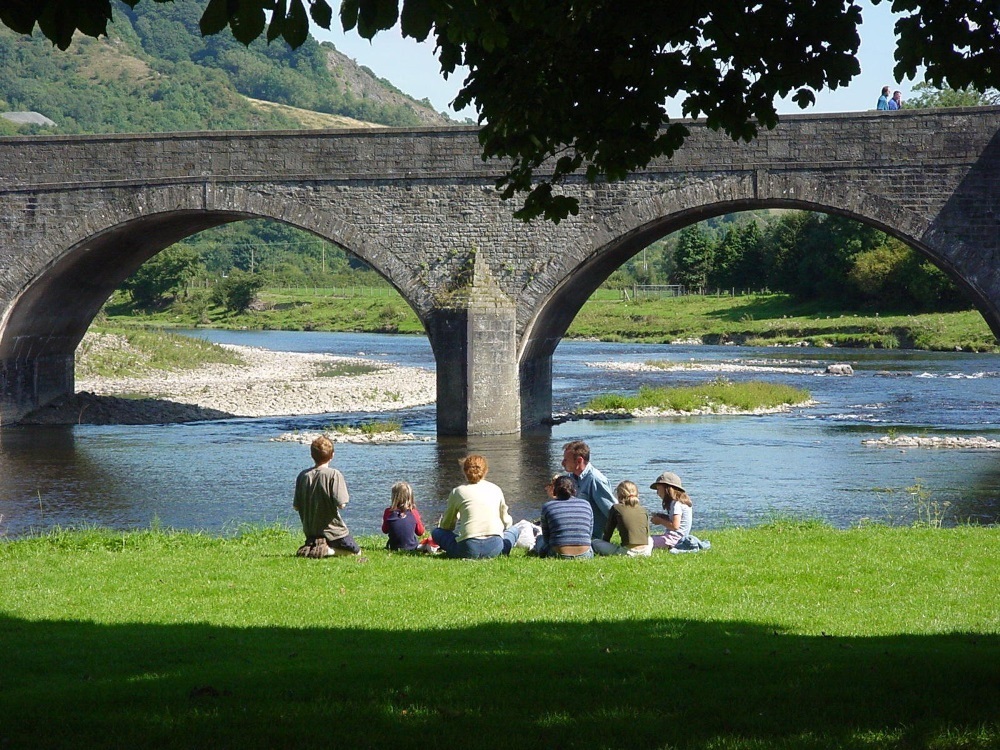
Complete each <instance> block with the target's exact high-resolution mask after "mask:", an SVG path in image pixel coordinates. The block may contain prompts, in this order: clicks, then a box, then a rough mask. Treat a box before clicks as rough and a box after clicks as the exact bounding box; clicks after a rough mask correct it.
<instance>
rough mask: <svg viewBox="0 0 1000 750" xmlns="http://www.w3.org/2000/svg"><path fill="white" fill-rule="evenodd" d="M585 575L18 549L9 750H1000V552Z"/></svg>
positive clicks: (814, 528) (2, 571)
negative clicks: (133, 749)
mask: <svg viewBox="0 0 1000 750" xmlns="http://www.w3.org/2000/svg"><path fill="white" fill-rule="evenodd" d="M702 536H703V537H708V538H710V539H711V540H712V542H713V545H714V546H713V549H712V550H710V551H708V552H703V553H698V554H691V555H669V554H658V555H655V556H654V557H652V558H650V559H645V560H643V559H631V558H604V559H597V560H593V561H588V562H584V563H573V562H569V563H566V562H562V561H548V560H536V559H531V558H526V557H524V556H523V554H522V553H521V552H520V550H518V551H516V553H515V556H512V557H511V558H509V559H499V560H493V561H485V562H465V561H449V560H442V559H439V558H427V557H409V556H404V555H390V554H389V553H387V552H384V551H382V550H381V549H380V548H381V545H382V539H380V538H369V539H363V540H362V544H363V546H364V547H366V552H367V555H368V558H369V562H368V563H366V564H358V563H357V562H356V561H354V560H353V559H351V558H340V559H332V560H324V561H313V560H305V559H299V558H295V557H293V556H292V551H293V550H294V549H295V547H296V546H297V545H298V543H299V539H298V535H297V534H292V533H289V532H287V531H285V530H283V529H280V528H265V529H254V530H247V531H245V532H244V533H241V534H239V535H237V536H234V537H227V538H215V537H208V536H204V535H200V534H191V533H168V532H160V531H144V532H135V533H119V532H111V531H102V530H83V531H75V532H65V531H58V532H55V533H52V534H49V535H46V536H44V537H38V538H31V539H23V540H16V541H9V542H5V543H2V544H0V575H2V578H3V580H4V586H3V587H2V590H0V643H3V644H5V648H4V652H5V653H4V667H3V670H2V672H0V744H2V745H3V746H5V747H87V746H94V747H121V746H141V747H209V746H220V747H240V748H265V747H268V748H273V747H290V746H294V745H298V744H300V743H303V742H311V741H315V740H316V738H323V739H322V741H324V742H325V741H326V739H327V738H332V741H333V744H335V745H337V746H344V747H354V748H375V747H426V746H427V744H428V743H433V744H435V745H440V746H443V747H462V748H509V747H539V748H553V747H562V748H618V747H630V748H631V747H649V748H723V749H724V748H740V749H744V748H745V749H748V750H749V749H751V748H752V749H754V750H757V749H760V748H808V749H809V750H815V749H816V748H865V749H870V748H995V747H997V746H998V745H1000V717H998V714H997V711H996V706H997V703H996V698H997V690H998V686H1000V598H998V597H997V596H996V591H997V587H998V584H1000V573H998V571H1000V532H998V530H997V529H995V528H976V527H968V526H966V527H958V528H953V529H929V528H913V529H909V528H908V529H895V528H888V527H881V526H874V527H864V528H858V529H852V530H849V531H835V530H832V529H830V528H828V527H824V526H822V525H821V524H817V523H788V522H780V521H779V522H776V523H773V524H771V525H768V526H764V527H759V528H754V529H728V530H724V531H716V532H712V533H708V532H704V533H703V534H702Z"/></svg>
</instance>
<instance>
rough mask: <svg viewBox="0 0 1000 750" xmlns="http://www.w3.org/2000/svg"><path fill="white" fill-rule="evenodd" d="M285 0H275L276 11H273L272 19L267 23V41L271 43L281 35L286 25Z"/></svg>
mask: <svg viewBox="0 0 1000 750" xmlns="http://www.w3.org/2000/svg"><path fill="white" fill-rule="evenodd" d="M286 12H287V10H286V7H285V0H274V11H273V12H272V13H271V20H270V21H269V22H268V24H267V43H268V44H270V43H271V42H273V41H274V40H275V39H277V38H278V37H279V36H281V34H282V31H283V29H284V27H285V14H286Z"/></svg>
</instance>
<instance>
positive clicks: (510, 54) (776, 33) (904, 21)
mask: <svg viewBox="0 0 1000 750" xmlns="http://www.w3.org/2000/svg"><path fill="white" fill-rule="evenodd" d="M156 1H157V2H163V1H164V0H156ZM872 1H873V2H874V3H876V4H878V3H881V2H890V3H891V5H892V10H893V11H894V12H895V13H897V14H899V15H900V18H899V20H898V21H897V23H896V36H897V44H896V53H895V56H896V61H897V64H896V67H895V71H894V72H895V75H896V78H897V79H902V78H909V79H913V78H914V77H915V76H916V74H917V71H918V69H920V68H923V70H924V77H925V79H926V80H927V81H928V82H930V83H931V84H933V85H935V86H949V87H953V88H957V89H964V88H967V87H973V88H975V89H978V90H981V91H985V90H987V89H989V88H993V87H996V84H997V76H998V75H1000V24H998V13H997V5H996V3H992V2H989V3H984V2H981V0H872ZM124 2H126V3H127V4H128V5H130V6H133V7H134V6H135V5H136V4H137V3H138V2H139V0H124ZM111 15H112V8H111V2H110V0H35V1H34V2H26V0H6V1H3V0H0V21H2V22H3V23H4V24H6V25H7V26H9V27H11V28H12V29H14V30H16V31H19V32H21V33H31V32H32V30H33V29H34V27H35V25H36V24H37V25H38V27H39V28H40V29H41V31H42V33H43V34H44V35H45V36H46V37H48V38H49V39H51V40H52V41H53V42H54V43H55V44H56V45H58V46H59V47H61V48H63V49H65V48H66V47H68V46H69V44H70V42H71V40H72V36H73V33H74V31H76V30H79V31H81V32H83V33H84V34H89V35H91V36H96V35H99V34H103V33H105V29H106V25H107V22H108V20H109V19H110V18H111ZM268 19H269V20H268ZM310 19H311V20H312V22H314V23H316V24H317V25H318V26H320V27H322V28H329V27H330V24H331V23H332V22H333V8H332V7H331V5H330V2H329V1H328V0H305V1H303V0H209V2H208V5H207V7H206V9H205V11H204V14H203V15H202V17H201V24H200V28H201V32H202V33H203V34H215V33H217V32H220V31H222V30H223V29H225V28H227V27H228V28H229V29H230V30H231V31H232V33H233V36H234V37H235V38H236V39H237V40H239V41H241V42H243V43H244V44H249V43H250V42H251V41H253V40H254V39H257V38H258V37H261V36H265V37H266V39H267V40H268V41H274V40H276V39H279V38H281V39H284V40H285V41H286V42H287V43H288V44H290V45H292V46H293V47H294V46H297V45H300V44H302V43H303V42H304V41H305V39H306V38H307V36H308V32H309V22H310ZM340 21H341V23H342V25H343V27H344V29H345V30H350V29H357V30H358V32H359V33H360V34H361V35H362V36H364V37H366V38H371V37H372V36H374V35H375V34H376V33H378V32H379V31H382V30H385V29H389V28H392V27H393V26H394V25H395V24H396V23H397V21H398V22H399V23H400V25H401V27H402V31H403V34H404V35H406V36H408V37H412V38H414V39H417V40H420V41H423V40H424V39H427V38H433V40H434V42H435V43H436V45H437V46H436V53H437V56H438V60H439V61H440V63H441V70H442V72H443V73H444V74H445V75H449V74H452V73H454V72H455V70H456V69H457V67H458V66H459V65H465V66H467V67H468V69H469V71H470V72H469V74H468V76H467V77H466V79H465V81H464V85H463V87H462V89H461V90H460V92H459V94H458V97H457V98H456V100H455V105H456V106H457V107H459V108H461V107H464V106H466V105H469V104H473V105H475V107H476V108H477V110H478V112H479V121H480V124H482V125H483V127H482V130H481V131H480V136H479V137H480V142H481V145H482V149H483V156H484V158H491V157H499V158H504V159H507V160H509V161H508V162H507V172H506V174H505V175H504V176H503V177H502V178H501V179H500V180H499V182H498V187H499V188H500V189H501V191H502V193H503V195H504V197H506V198H510V197H512V196H514V195H515V194H519V193H526V194H527V195H526V197H525V200H524V205H523V207H522V208H521V209H520V211H518V215H519V216H520V217H521V218H532V217H535V216H540V215H544V216H545V217H547V218H549V219H551V220H554V221H559V220H560V219H562V218H565V217H566V216H567V215H569V214H575V213H576V212H577V210H578V206H577V203H576V201H575V200H574V199H572V198H570V197H567V196H564V195H559V194H558V193H557V192H556V191H555V190H554V186H556V185H558V183H559V182H560V181H562V180H564V179H565V178H567V177H569V176H570V175H573V174H576V173H582V174H583V175H585V176H586V178H587V179H588V180H596V179H598V178H604V179H609V180H616V179H621V178H623V177H624V176H625V175H626V174H628V173H629V172H631V171H634V170H636V169H639V168H641V167H643V166H645V165H646V164H648V163H649V162H650V160H652V159H654V158H657V157H660V156H670V155H672V154H673V153H674V151H676V149H677V148H679V147H680V146H681V144H682V143H683V141H684V138H685V137H686V136H687V130H686V129H685V127H684V126H683V125H681V124H678V123H671V122H670V121H669V118H668V116H667V111H666V101H667V100H668V99H670V98H676V99H677V100H678V101H679V103H680V106H681V111H682V112H683V114H684V115H685V116H688V117H704V118H705V120H706V122H707V124H708V126H709V127H711V128H714V129H718V130H722V131H724V132H725V133H727V134H729V135H730V136H731V137H732V138H734V139H743V140H750V139H751V138H753V137H754V136H755V135H756V133H757V131H758V128H759V127H765V128H772V127H774V126H775V125H776V124H777V121H778V116H777V110H776V108H775V104H774V101H775V99H776V98H778V97H784V96H791V98H792V99H793V100H794V101H795V102H797V103H798V105H799V106H800V107H803V108H805V107H807V106H809V105H810V104H812V103H813V102H814V101H815V96H816V92H818V91H821V90H823V89H824V88H829V89H836V88H838V87H840V86H845V85H847V84H848V83H849V82H850V81H851V79H852V78H853V77H854V76H856V75H857V74H858V73H859V72H860V67H859V65H858V61H857V58H856V54H857V51H858V47H859V44H860V40H859V36H858V26H859V24H860V23H861V8H860V6H858V5H857V4H855V3H854V2H853V0H742V1H740V0H735V1H734V0H701V2H698V3H670V2H663V0H633V2H631V3H625V4H623V3H621V2H620V1H619V0H497V1H496V2H482V0H342V2H341V6H340Z"/></svg>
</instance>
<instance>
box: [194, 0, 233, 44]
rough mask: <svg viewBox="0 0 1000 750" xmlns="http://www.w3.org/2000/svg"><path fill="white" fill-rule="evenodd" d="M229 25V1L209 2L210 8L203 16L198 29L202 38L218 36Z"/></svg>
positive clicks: (206, 9)
mask: <svg viewBox="0 0 1000 750" xmlns="http://www.w3.org/2000/svg"><path fill="white" fill-rule="evenodd" d="M228 25H229V2H228V0H209V3H208V7H206V8H205V12H204V13H202V14H201V21H199V23H198V28H200V29H201V35H202V36H211V35H212V34H218V33H219V32H220V31H222V30H223V29H224V28H226V26H228Z"/></svg>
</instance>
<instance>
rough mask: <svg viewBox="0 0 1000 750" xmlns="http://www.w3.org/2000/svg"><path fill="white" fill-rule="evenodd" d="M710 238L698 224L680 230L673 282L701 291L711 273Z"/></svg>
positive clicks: (711, 252) (711, 246) (711, 250)
mask: <svg viewBox="0 0 1000 750" xmlns="http://www.w3.org/2000/svg"><path fill="white" fill-rule="evenodd" d="M713 251H714V248H713V245H712V238H711V236H709V234H708V233H707V232H706V231H705V230H704V229H703V228H702V226H701V225H700V224H692V225H691V226H688V227H685V228H684V229H682V230H681V234H680V239H679V240H678V241H677V250H676V251H675V252H674V264H675V266H674V273H673V276H672V278H673V281H674V282H675V283H677V284H683V285H684V286H686V287H689V288H696V289H702V288H704V287H705V285H706V284H707V283H708V276H709V274H710V273H711V272H712V258H713V254H714V252H713Z"/></svg>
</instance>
